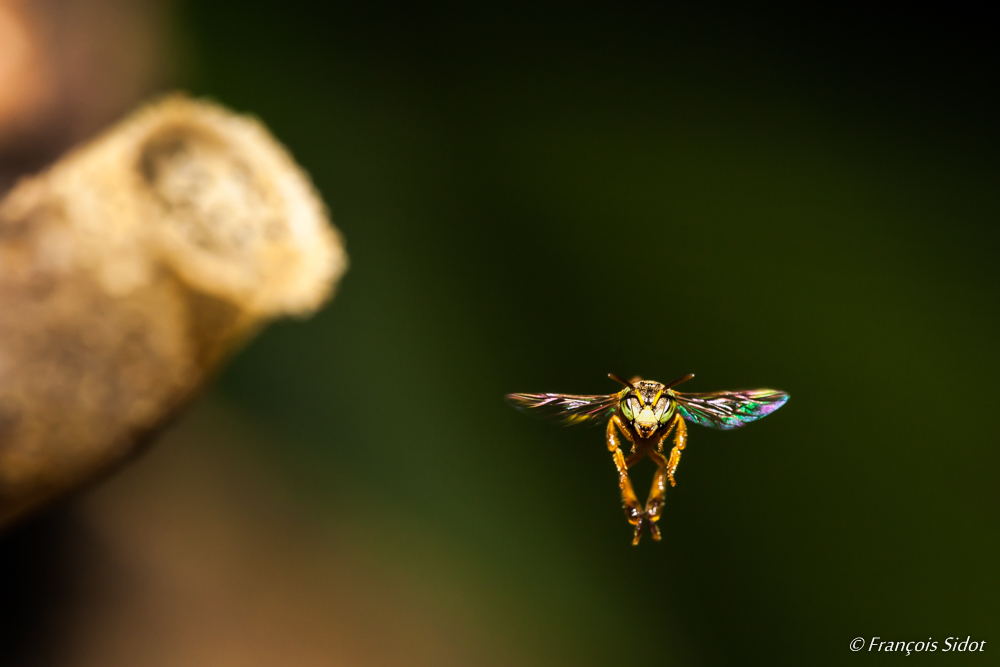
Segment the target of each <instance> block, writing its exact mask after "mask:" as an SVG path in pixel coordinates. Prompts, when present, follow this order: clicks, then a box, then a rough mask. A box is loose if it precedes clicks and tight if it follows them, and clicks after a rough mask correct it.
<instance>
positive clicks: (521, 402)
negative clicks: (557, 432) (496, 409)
mask: <svg viewBox="0 0 1000 667" xmlns="http://www.w3.org/2000/svg"><path fill="white" fill-rule="evenodd" d="M625 391H628V390H627V389H626V390H625ZM623 393H624V391H623V392H620V393H617V394H606V395H602V396H574V395H572V394H507V402H509V403H510V404H511V405H513V406H514V407H515V408H517V409H518V410H521V411H522V412H525V413H527V414H529V415H534V416H536V417H541V418H543V419H548V420H551V421H557V422H559V423H561V424H566V425H569V424H597V423H599V422H600V421H602V420H604V419H608V418H610V417H611V415H613V414H614V413H615V410H616V409H617V408H618V402H619V400H620V399H621V395H622V394H623Z"/></svg>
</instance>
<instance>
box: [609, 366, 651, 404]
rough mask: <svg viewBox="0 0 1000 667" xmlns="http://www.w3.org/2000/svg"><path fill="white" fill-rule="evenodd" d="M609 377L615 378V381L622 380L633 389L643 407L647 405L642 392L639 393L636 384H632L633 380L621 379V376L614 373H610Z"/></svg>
mask: <svg viewBox="0 0 1000 667" xmlns="http://www.w3.org/2000/svg"><path fill="white" fill-rule="evenodd" d="M608 377H609V378H611V379H612V380H614V381H615V382H621V383H622V384H623V385H625V386H626V387H628V388H629V389H631V390H632V391H633V392H635V397H636V398H638V399H639V405H641V406H643V407H645V406H646V402H645V401H644V400H642V394H640V393H639V390H638V389H636V388H635V385H634V384H632V383H631V382H626V381H625V380H623V379H621V378H620V377H618V376H617V375H615V374H614V373H608Z"/></svg>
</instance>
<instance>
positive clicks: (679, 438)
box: [667, 415, 688, 486]
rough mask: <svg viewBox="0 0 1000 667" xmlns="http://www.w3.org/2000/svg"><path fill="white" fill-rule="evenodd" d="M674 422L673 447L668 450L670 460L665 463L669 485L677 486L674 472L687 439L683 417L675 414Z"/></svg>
mask: <svg viewBox="0 0 1000 667" xmlns="http://www.w3.org/2000/svg"><path fill="white" fill-rule="evenodd" d="M674 424H675V425H676V426H677V430H676V432H675V433H674V448H673V449H671V450H670V461H669V462H668V463H667V477H669V478H670V486H677V482H675V481H674V473H675V472H677V465H678V464H679V463H680V462H681V452H682V451H684V447H685V446H686V445H687V439H688V431H687V426H686V425H685V424H684V418H683V417H681V416H680V415H677V416H676V417H674Z"/></svg>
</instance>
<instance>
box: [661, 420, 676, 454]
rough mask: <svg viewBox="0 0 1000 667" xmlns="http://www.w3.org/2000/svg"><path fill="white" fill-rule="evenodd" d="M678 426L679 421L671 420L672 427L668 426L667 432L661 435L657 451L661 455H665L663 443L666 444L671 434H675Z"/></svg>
mask: <svg viewBox="0 0 1000 667" xmlns="http://www.w3.org/2000/svg"><path fill="white" fill-rule="evenodd" d="M676 426H677V421H676V420H671V422H670V426H668V427H667V430H665V431H664V432H663V434H662V435H660V439H659V440H657V441H656V451H658V452H660V453H661V454H662V453H663V443H664V442H666V441H667V438H669V437H670V434H671V433H673V432H674V427H676Z"/></svg>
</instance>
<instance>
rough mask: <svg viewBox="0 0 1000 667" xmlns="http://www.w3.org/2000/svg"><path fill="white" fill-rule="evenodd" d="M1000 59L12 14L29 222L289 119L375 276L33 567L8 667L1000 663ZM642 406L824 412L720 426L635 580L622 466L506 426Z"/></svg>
mask: <svg viewBox="0 0 1000 667" xmlns="http://www.w3.org/2000/svg"><path fill="white" fill-rule="evenodd" d="M11 26H14V28H13V29H12V28H11ZM5 29H6V30H7V31H8V32H7V33H4V32H3V31H4V30H5ZM988 29H989V23H988V22H987V21H985V20H983V17H977V16H974V15H962V16H959V15H951V16H925V17H918V18H913V17H909V18H905V17H899V16H895V17H892V19H891V20H889V19H886V20H883V19H881V18H879V17H876V16H870V15H862V14H851V13H846V12H845V13H839V14H831V15H826V16H818V15H815V14H809V15H806V14H795V13H788V12H780V13H778V12H764V11H757V10H748V9H743V10H739V11H735V10H732V9H728V10H722V9H719V10H717V11H707V10H706V11H689V10H677V9H668V8H662V7H653V6H648V5H637V4H628V5H617V6H614V7H607V8H605V9H603V10H590V9H584V8H582V7H579V6H570V5H567V6H562V7H558V6H555V5H551V6H546V7H541V6H538V5H535V6H533V7H532V8H530V9H518V10H513V9H503V10H501V9H498V8H488V7H485V6H483V7H479V6H477V7H470V6H468V5H467V4H464V3H452V4H445V5H442V6H439V7H437V8H436V9H434V10H417V9H413V8H409V9H404V8H400V7H390V6H387V5H375V4H366V6H365V7H364V8H361V7H357V6H354V7H347V6H341V5H339V4H337V3H296V4H295V5H294V6H292V5H287V4H286V5H276V4H274V3H264V2H251V1H249V0H241V1H239V2H237V1H235V0H201V1H199V2H193V1H190V0H189V1H183V0H178V1H176V2H165V1H159V2H157V1H154V0H147V1H145V2H128V1H127V0H100V2H86V1H85V0H62V1H57V0H47V1H46V2H39V3H26V2H17V1H15V0H10V1H7V2H0V56H2V57H0V93H4V94H0V161H2V169H0V176H2V177H3V178H4V180H3V186H4V187H7V186H9V184H10V183H11V182H13V179H14V178H15V176H16V175H18V174H23V173H29V172H30V171H33V170H36V169H38V168H41V167H43V166H44V165H45V164H46V163H47V162H49V161H51V160H53V159H55V158H56V157H57V156H58V155H59V154H60V153H61V152H62V151H64V150H65V149H67V148H68V147H70V146H71V145H73V144H74V143H75V142H78V141H80V140H83V139H86V138H87V137H89V136H92V135H93V134H94V133H95V132H97V131H99V130H100V129H101V128H102V127H103V126H105V125H106V124H107V123H108V122H110V121H112V120H114V119H115V118H117V117H118V116H120V115H121V114H122V113H124V112H125V111H126V110H128V109H129V108H131V107H132V106H133V105H134V104H135V103H137V102H138V101H139V100H141V99H143V97H144V96H145V95H147V94H150V93H153V92H155V91H158V90H168V89H171V88H173V87H182V88H185V89H187V90H190V91H192V92H193V93H195V94H197V95H203V96H208V97H210V98H213V99H216V100H218V101H220V102H222V103H224V104H226V105H228V106H230V107H232V108H235V109H237V110H240V111H245V112H249V113H252V114H254V115H256V116H258V117H260V118H261V119H262V120H263V121H264V122H265V123H266V124H267V125H268V126H269V127H270V129H271V130H272V131H273V132H274V134H275V135H276V136H277V137H278V138H279V139H280V140H282V141H283V142H284V143H285V144H286V145H287V146H288V148H289V149H290V150H291V152H292V153H293V154H294V155H295V157H296V158H297V159H298V160H299V162H300V163H301V164H302V165H304V167H305V168H306V169H307V170H308V171H309V172H310V174H311V175H312V177H313V179H314V181H315V183H316V185H317V187H318V188H319V190H320V191H321V192H322V193H323V196H324V198H325V200H326V201H327V202H328V204H329V206H330V208H331V211H332V214H333V218H334V220H335V222H336V224H337V226H338V227H339V228H340V230H341V231H342V232H343V234H344V236H345V238H346V242H347V248H348V252H349V254H350V256H351V269H350V271H349V273H348V274H347V276H346V278H345V279H344V280H343V281H342V283H341V285H340V288H339V292H338V294H337V296H336V298H335V299H334V301H333V302H332V303H331V304H330V305H329V306H328V307H327V308H326V309H325V310H324V311H322V312H321V313H320V314H319V315H317V316H316V317H314V318H312V319H310V320H308V321H300V322H286V323H279V324H277V325H274V326H272V327H270V328H269V329H267V330H266V331H264V332H263V334H262V335H261V336H260V337H259V338H258V339H256V340H255V341H253V342H252V343H251V344H250V345H249V346H248V347H247V348H246V349H245V350H244V351H243V352H242V353H241V354H240V355H238V356H237V357H236V358H235V359H234V360H233V361H232V363H231V364H230V365H229V367H228V368H227V369H226V370H225V371H224V372H223V373H222V375H221V377H219V378H218V380H217V382H216V383H215V384H214V385H213V386H212V387H211V388H210V389H209V390H208V392H207V395H206V396H205V398H204V400H202V401H201V402H200V403H199V404H198V405H197V406H196V407H195V408H194V409H193V410H192V411H190V412H189V413H188V414H187V415H185V417H184V418H183V419H181V420H180V421H179V422H178V423H177V424H176V425H175V426H174V427H173V428H172V429H171V430H170V431H168V432H167V433H166V434H165V435H164V436H163V437H162V438H161V439H160V441H159V442H158V443H157V444H156V445H155V446H154V447H153V448H152V449H151V451H150V452H149V453H148V454H147V455H146V456H144V457H143V458H142V459H141V460H139V461H138V462H136V463H135V464H133V465H131V466H130V467H128V468H126V469H125V470H123V471H122V472H121V473H119V474H118V475H117V476H116V477H114V478H113V479H111V480H109V481H107V482H106V483H104V484H103V485H101V486H99V487H96V488H94V489H92V490H90V491H89V492H87V493H86V494H84V495H82V496H81V497H78V498H76V499H74V500H72V501H71V502H68V503H65V504H64V505H62V506H60V507H58V508H55V509H54V510H52V511H50V512H48V513H47V514H45V515H44V516H40V517H37V518H35V519H34V520H33V521H31V522H27V523H24V524H22V525H20V526H19V527H18V528H17V529H16V530H14V531H12V532H10V533H8V534H7V535H5V536H4V538H3V540H2V541H0V663H2V664H4V665H7V664H12V665H13V664H24V665H49V664H59V665H102V666H107V665H229V664H232V665H276V664H281V665H471V664H475V665H512V664H517V665H606V664H611V663H613V662H617V661H628V662H635V663H644V664H668V665H724V664H746V663H749V662H754V663H756V662H764V661H767V662H768V663H770V664H802V663H803V661H804V660H808V662H809V663H810V664H831V665H834V664H837V665H839V664H844V663H847V662H849V661H850V662H851V663H852V664H853V663H854V662H858V663H859V664H867V663H869V662H873V661H875V660H877V659H881V656H879V657H878V658H876V657H875V656H874V655H873V654H867V653H865V652H862V653H859V654H854V653H851V651H850V650H849V648H848V645H849V643H850V641H851V639H853V638H854V637H857V636H862V637H866V638H868V639H870V638H871V637H872V636H876V635H877V636H880V637H882V639H887V640H907V641H920V640H925V639H927V638H929V637H930V638H933V639H934V640H937V641H938V642H939V643H941V644H942V647H943V641H944V640H945V638H947V637H950V636H960V637H961V638H962V639H964V638H965V637H966V636H967V635H971V636H972V638H973V640H977V639H978V640H986V641H987V642H988V646H987V652H995V651H996V650H1000V635H997V633H996V628H997V627H1000V603H998V600H1000V584H998V578H997V575H996V563H997V562H998V559H1000V533H998V529H1000V518H998V509H1000V485H998V484H997V483H996V471H997V469H998V464H1000V454H998V448H997V439H998V436H997V432H996V430H995V423H996V419H995V415H996V408H995V406H994V405H993V399H994V393H995V390H994V384H995V378H996V376H997V373H998V370H1000V369H998V356H997V353H996V341H997V340H998V335H997V334H998V325H1000V318H998V311H997V304H998V298H1000V279H998V277H1000V276H998V272H997V256H998V251H1000V234H998V231H997V219H998V217H997V216H998V214H1000V187H998V186H1000V180H998V179H1000V161H998V155H1000V153H998V149H1000V130H998V125H997V122H996V119H997V112H998V111H1000V104H998V102H1000V99H998V92H997V86H996V81H997V75H998V69H1000V68H998V64H1000V60H998V53H997V51H998V46H997V41H996V39H995V36H992V35H991V34H990V33H988V32H987V30H988ZM11 30H13V32H11ZM18 30H20V31H21V32H18ZM4 34H6V35H8V38H7V39H6V40H4V39H3V38H2V35H4ZM18 34H22V35H27V36H28V37H25V38H23V39H21V41H20V42H18V41H17V40H16V39H14V38H11V37H9V36H10V35H15V36H16V35H18ZM33 35H34V37H32V36H33ZM32 40H34V41H32ZM4 43H6V44H7V50H6V51H3V46H2V44H4ZM18 45H20V46H18ZM15 46H16V47H17V48H15ZM12 54H13V55H12ZM15 56H16V57H15ZM5 63H6V68H5V67H4V64H5ZM18 77H21V78H20V79H19V78H18ZM88 77H89V78H88ZM12 82H13V83H12ZM4 86H6V88H4ZM17 86H21V88H18V87H17ZM10 91H15V93H16V94H14V93H10ZM25 91H27V92H25ZM31 91H34V92H31ZM29 93H31V94H30V95H29ZM5 114H6V115H5ZM608 372H615V373H618V374H620V375H623V376H626V377H628V376H630V375H642V376H644V377H645V378H647V379H656V380H660V381H668V380H671V379H674V378H675V377H678V376H680V375H683V374H685V373H688V372H694V373H696V374H697V378H696V379H695V380H694V381H692V382H691V383H689V384H688V385H686V386H685V387H684V389H685V390H688V391H713V390H720V389H735V388H751V387H773V388H780V389H784V390H786V391H788V392H789V393H790V394H791V396H792V399H791V401H790V402H789V403H788V405H787V406H785V407H784V408H783V409H782V410H781V411H780V412H778V413H776V414H775V415H773V416H772V417H770V418H768V419H766V420H764V421H762V422H760V423H758V424H754V425H752V426H750V427H748V428H747V429H745V430H743V431H740V432H735V433H731V432H730V433H722V432H713V431H709V430H706V429H701V428H698V427H692V428H691V430H690V433H689V435H690V440H689V445H688V449H687V451H686V453H685V455H684V461H683V463H682V465H681V466H680V468H679V470H678V475H677V480H678V485H677V487H676V488H674V489H671V490H670V491H669V492H668V494H667V501H666V507H665V509H664V515H663V519H662V521H661V523H660V526H661V529H662V530H663V533H664V539H663V542H661V543H659V544H655V543H652V542H650V541H648V538H647V540H644V541H643V543H642V544H640V545H639V546H638V547H632V546H630V536H631V528H630V526H629V525H628V524H627V523H626V521H625V519H624V518H623V515H622V511H621V508H620V500H619V492H618V488H617V480H616V474H615V471H614V466H613V464H612V461H611V458H610V456H609V455H608V453H607V451H606V448H605V445H604V442H603V438H602V432H601V430H600V429H588V428H576V429H570V428H566V429H562V428H558V427H554V426H551V425H549V424H545V423H541V422H536V421H533V420H530V419H528V418H526V417H524V416H523V415H520V414H518V413H517V412H515V411H514V410H512V409H510V408H509V407H508V406H507V405H506V404H505V403H504V401H503V395H504V394H505V393H507V392H512V391H531V392H534V391H553V392H565V393H609V392H611V391H614V390H615V389H616V386H615V385H614V384H613V383H612V382H610V381H609V380H607V379H606V377H605V375H606V373H608ZM652 470H653V467H652V465H651V464H650V463H648V462H644V463H642V464H641V465H640V466H639V467H638V468H637V470H636V473H635V481H636V483H637V488H640V489H641V490H640V491H639V493H640V495H642V496H643V497H644V496H645V489H646V488H648V484H649V481H650V479H651V477H652ZM989 646H993V647H994V648H993V650H992V651H991V650H990V649H989ZM976 655H977V658H976V659H978V660H980V661H987V660H988V659H987V658H986V657H985V654H976ZM925 659H933V660H935V661H937V660H940V661H942V662H943V661H945V659H946V660H947V661H948V662H949V664H951V663H952V662H953V661H954V660H956V659H960V657H958V656H955V655H954V654H953V653H949V654H943V653H941V652H938V653H936V654H934V655H931V656H929V657H926V656H925ZM984 664H985V663H984Z"/></svg>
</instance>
